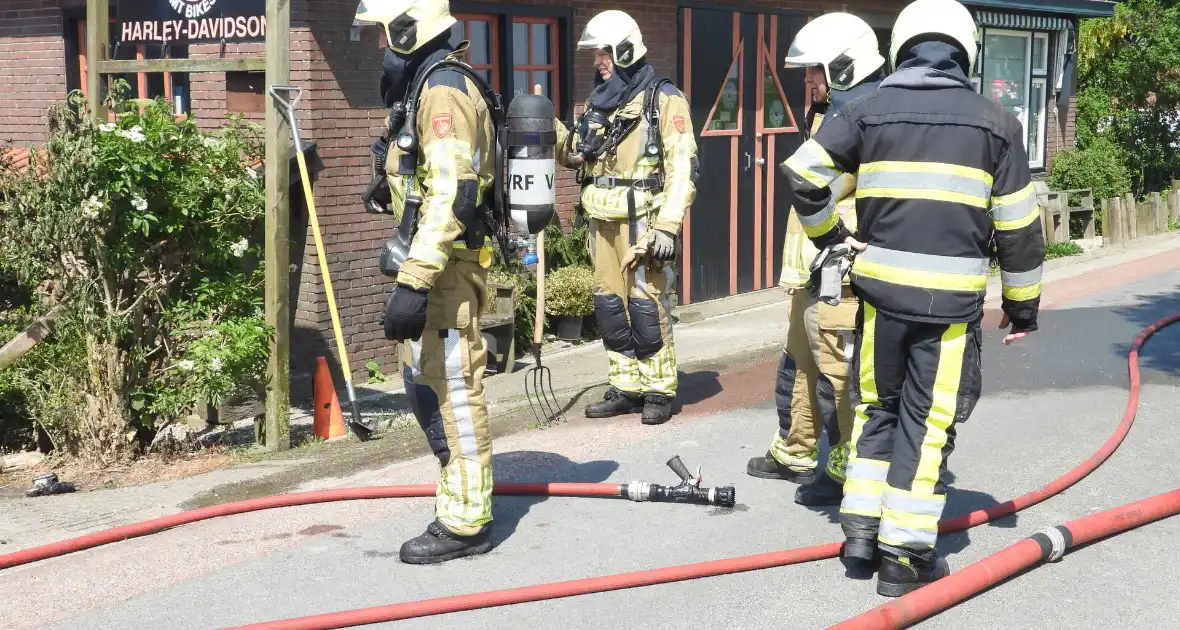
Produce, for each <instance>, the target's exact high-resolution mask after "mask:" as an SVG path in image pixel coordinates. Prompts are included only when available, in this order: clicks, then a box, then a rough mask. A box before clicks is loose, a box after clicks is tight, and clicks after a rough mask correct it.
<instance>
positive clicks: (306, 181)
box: [270, 85, 373, 441]
mask: <svg viewBox="0 0 1180 630" xmlns="http://www.w3.org/2000/svg"><path fill="white" fill-rule="evenodd" d="M280 92H287V93H294V94H295V98H294V99H292V100H290V101H288V100H286V99H285V98H283V97H282V96H280ZM270 95H271V96H272V97H274V99H275V100H276V101H278V103H279V105H281V106H282V107H283V109H284V110H285V112H286V115H287V122H288V123H290V125H291V137H292V139H293V141H294V142H295V160H296V161H297V162H298V163H299V179H300V180H301V181H302V182H303V197H304V199H305V200H306V201H307V215H308V218H309V219H310V221H311V233H312V236H314V237H315V251H316V256H317V258H319V262H320V275H322V276H323V277H324V291H325V292H326V293H327V294H328V311H329V312H330V313H331V314H332V331H333V333H335V336H336V350H337V352H338V353H339V355H340V368H341V371H343V372H344V384H345V386H347V387H348V404H349V406H350V408H351V409H352V419H351V420H349V422H348V428H349V429H351V430H352V433H353V435H355V436H356V437H357V439H359V440H361V441H365V440H368V439H369V438H370V437H372V435H373V429H371V428H369V426H368V425H366V424H365V423H364V422H363V421H362V420H361V411H360V407H359V406H358V405H357V402H356V390H355V389H354V388H353V386H352V370H351V369H350V368H349V365H348V350H347V349H346V348H345V347H344V334H343V332H342V331H341V329H340V315H339V313H338V312H337V311H336V298H335V296H334V294H333V293H332V276H331V274H330V273H329V271H328V256H327V254H326V253H325V252H324V242H323V239H322V238H321V237H320V222H319V219H318V218H317V216H316V211H315V198H314V197H313V196H312V192H311V177H310V176H309V175H308V172H307V159H306V158H304V156H303V144H302V143H301V142H300V140H299V126H298V125H297V124H296V122H295V106H296V105H297V104H298V103H299V99H300V98H301V97H302V96H303V88H300V87H297V86H294V85H272V86H271V88H270Z"/></svg>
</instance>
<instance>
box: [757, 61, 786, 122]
mask: <svg viewBox="0 0 1180 630" xmlns="http://www.w3.org/2000/svg"><path fill="white" fill-rule="evenodd" d="M772 72H773V71H772V70H771V69H770V68H769V67H767V68H766V72H765V73H764V74H763V75H762V126H763V127H766V128H767V129H777V128H779V127H786V126H787V125H789V124H790V122H791V121H790V119H789V118H787V107H786V102H784V101H783V96H782V94H779V91H778V86H776V85H775V83H774V76H773V75H772V74H771V73H772Z"/></svg>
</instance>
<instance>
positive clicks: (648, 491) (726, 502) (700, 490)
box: [623, 455, 736, 508]
mask: <svg viewBox="0 0 1180 630" xmlns="http://www.w3.org/2000/svg"><path fill="white" fill-rule="evenodd" d="M668 467H669V468H671V469H672V471H673V472H675V473H676V476H678V477H680V482H681V483H680V485H678V486H661V485H659V484H655V483H647V482H645V481H633V482H631V483H629V484H624V486H623V496H625V497H627V498H628V499H631V500H632V501H659V502H665V503H695V504H698V505H717V506H720V507H726V508H731V507H733V506H734V504H735V502H736V491H735V489H734V487H733V486H721V487H717V488H704V487H702V486H701V481H702V480H703V479H704V478H703V477H702V476H701V469H700V467H697V474H696V475H695V476H694V475H693V474H692V473H690V472H689V471H688V466H685V465H684V462H683V461H681V460H680V456H679V455H675V456H673V457H672V459H669V460H668Z"/></svg>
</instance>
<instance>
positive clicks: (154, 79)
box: [144, 72, 164, 98]
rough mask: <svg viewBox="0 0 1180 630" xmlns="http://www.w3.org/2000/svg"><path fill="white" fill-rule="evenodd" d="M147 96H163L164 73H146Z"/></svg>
mask: <svg viewBox="0 0 1180 630" xmlns="http://www.w3.org/2000/svg"><path fill="white" fill-rule="evenodd" d="M144 96H146V97H147V98H156V97H161V96H164V73H163V72H151V73H148V75H147V94H145V95H144Z"/></svg>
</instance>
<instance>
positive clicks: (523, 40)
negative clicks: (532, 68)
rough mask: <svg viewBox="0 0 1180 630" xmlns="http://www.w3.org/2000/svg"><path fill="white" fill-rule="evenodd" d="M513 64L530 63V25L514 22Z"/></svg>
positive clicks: (522, 64)
mask: <svg viewBox="0 0 1180 630" xmlns="http://www.w3.org/2000/svg"><path fill="white" fill-rule="evenodd" d="M512 65H514V66H527V65H529V25H528V24H525V23H524V22H513V23H512Z"/></svg>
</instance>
